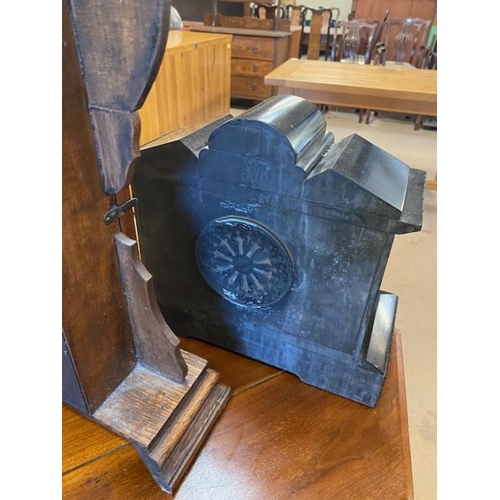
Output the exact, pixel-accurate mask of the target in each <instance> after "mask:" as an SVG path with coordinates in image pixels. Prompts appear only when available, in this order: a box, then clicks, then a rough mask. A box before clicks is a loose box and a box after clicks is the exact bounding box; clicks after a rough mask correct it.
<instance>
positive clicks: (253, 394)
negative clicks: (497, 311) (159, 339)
mask: <svg viewBox="0 0 500 500" xmlns="http://www.w3.org/2000/svg"><path fill="white" fill-rule="evenodd" d="M181 347H182V348H183V349H185V350H188V351H190V352H192V353H194V354H197V355H199V356H201V357H204V358H205V359H207V360H208V362H209V366H210V367H211V368H213V369H215V370H216V371H218V372H219V373H220V375H221V378H220V381H221V382H223V383H225V384H228V385H229V386H230V387H231V388H232V390H233V393H232V397H231V400H230V401H229V404H228V405H227V407H226V409H225V411H224V412H223V414H222V416H221V418H220V419H219V420H218V422H217V423H216V424H215V426H214V428H213V429H212V431H211V433H210V435H209V436H208V438H207V440H206V442H205V443H204V445H203V446H202V448H201V451H200V453H199V455H198V456H197V457H196V458H195V460H194V462H193V464H192V466H191V468H190V469H189V470H188V472H187V474H186V475H185V477H184V480H183V481H182V482H181V484H180V487H179V489H178V490H177V492H175V495H174V496H171V495H168V494H167V493H164V492H163V491H162V490H161V489H160V488H159V487H158V485H157V484H156V482H155V481H154V480H153V478H152V476H151V475H150V473H149V471H148V469H146V467H145V465H144V464H143V462H142V461H141V459H140V458H139V455H138V454H137V453H136V451H135V449H134V448H133V447H132V445H131V444H130V443H128V442H127V441H125V440H123V439H122V438H120V437H118V436H117V435H115V434H114V433H112V432H109V431H108V430H106V429H104V428H103V427H101V426H100V425H98V424H95V423H94V422H92V421H90V420H89V419H87V418H85V417H83V416H81V415H79V414H77V413H76V412H74V411H73V410H71V409H69V408H67V407H64V406H63V411H62V416H63V460H62V466H63V467H62V492H63V498H64V499H68V500H70V499H78V500H86V499H89V500H99V499H105V500H113V499H116V500H123V499H127V500H135V499H149V500H152V499H159V500H160V499H166V498H176V499H178V500H181V499H182V500H214V499H217V500H268V499H269V500H288V499H290V498H297V499H301V500H309V499H311V500H325V499H335V500H350V499H352V500H371V499H373V500H381V499H388V500H398V499H412V498H413V483H412V472H411V463H410V449H409V437H408V418H407V408H406V391H405V381H404V368H403V355H402V350H401V336H400V333H399V332H398V331H397V330H396V331H395V335H394V339H393V345H392V349H391V357H390V361H389V373H388V378H387V380H386V384H385V385H384V388H383V389H382V393H381V396H380V400H379V402H378V404H377V406H376V407H375V408H368V407H365V406H363V405H360V404H358V403H354V402H352V401H349V400H347V399H344V398H341V397H339V396H336V395H333V394H330V393H328V392H326V391H323V390H320V389H317V388H315V387H312V386H309V385H306V384H304V383H302V382H300V381H299V380H298V379H297V378H296V377H295V376H293V375H290V374H288V373H285V372H283V371H280V370H278V369H275V368H273V367H270V366H268V365H265V364H263V363H260V362H257V361H253V360H250V359H248V358H245V357H242V356H240V355H237V354H235V353H232V352H229V351H226V350H223V349H220V348H217V347H214V346H210V345H208V344H205V343H203V342H201V341H198V340H194V339H182V341H181Z"/></svg>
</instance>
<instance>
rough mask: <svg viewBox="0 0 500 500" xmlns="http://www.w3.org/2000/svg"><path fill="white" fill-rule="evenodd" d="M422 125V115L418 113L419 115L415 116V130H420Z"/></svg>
mask: <svg viewBox="0 0 500 500" xmlns="http://www.w3.org/2000/svg"><path fill="white" fill-rule="evenodd" d="M421 125H422V115H417V117H416V118H415V126H414V127H413V130H418V129H419V128H420V126H421Z"/></svg>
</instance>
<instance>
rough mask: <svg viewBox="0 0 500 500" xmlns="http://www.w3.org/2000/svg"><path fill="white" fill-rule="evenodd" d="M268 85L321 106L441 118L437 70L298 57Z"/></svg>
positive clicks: (272, 74) (271, 76) (268, 77)
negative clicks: (438, 106) (358, 108)
mask: <svg viewBox="0 0 500 500" xmlns="http://www.w3.org/2000/svg"><path fill="white" fill-rule="evenodd" d="M264 82H265V83H266V84H267V85H271V86H276V87H278V93H280V94H295V95H300V96H301V97H304V98H306V99H308V100H311V101H312V102H317V103H321V104H331V105H339V106H353V107H358V106H360V107H362V108H366V109H378V110H387V111H395V112H406V113H415V114H425V115H429V116H436V115H437V70H436V71H434V70H432V71H431V70H424V69H416V68H414V67H409V66H407V65H404V66H403V65H402V66H398V65H391V66H381V65H364V64H349V63H341V62H332V61H321V60H320V61H315V60H308V59H295V58H294V59H289V60H288V61H286V62H285V63H283V64H282V65H280V66H278V67H277V68H275V69H274V70H273V71H271V72H270V73H268V74H267V75H266V77H265V78H264Z"/></svg>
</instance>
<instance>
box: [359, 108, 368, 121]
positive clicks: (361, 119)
mask: <svg viewBox="0 0 500 500" xmlns="http://www.w3.org/2000/svg"><path fill="white" fill-rule="evenodd" d="M365 111H366V110H364V109H360V110H359V120H358V123H361V122H362V121H363V116H365Z"/></svg>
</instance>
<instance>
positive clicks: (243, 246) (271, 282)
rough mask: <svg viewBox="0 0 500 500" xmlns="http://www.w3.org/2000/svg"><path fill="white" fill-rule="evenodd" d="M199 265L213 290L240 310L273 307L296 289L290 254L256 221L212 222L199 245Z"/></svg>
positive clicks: (227, 218)
mask: <svg viewBox="0 0 500 500" xmlns="http://www.w3.org/2000/svg"><path fill="white" fill-rule="evenodd" d="M196 261H197V263H198V268H199V270H200V272H201V274H202V276H203V277H204V278H205V280H206V282H207V283H208V284H209V285H210V287H211V288H213V289H214V290H215V291H216V292H217V293H219V294H220V295H222V297H224V298H225V299H226V300H228V301H229V302H232V303H233V304H237V305H239V306H243V307H252V308H255V307H266V306H270V305H272V304H274V303H276V302H278V301H279V300H280V299H282V298H283V297H284V296H285V295H286V294H287V292H288V291H289V290H290V288H291V286H292V281H293V273H294V271H293V261H292V256H291V253H290V251H289V250H288V248H287V247H286V245H285V244H284V243H283V241H281V239H280V238H278V236H276V235H275V234H274V233H273V232H272V231H271V230H270V229H269V228H267V227H266V226H264V225H263V224H260V223H259V222H257V221H254V220H252V219H246V218H243V217H222V218H220V219H216V220H214V221H212V222H211V223H210V224H209V225H208V226H207V227H206V228H205V229H204V230H203V232H202V233H201V234H200V236H199V238H198V240H197V242H196Z"/></svg>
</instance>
